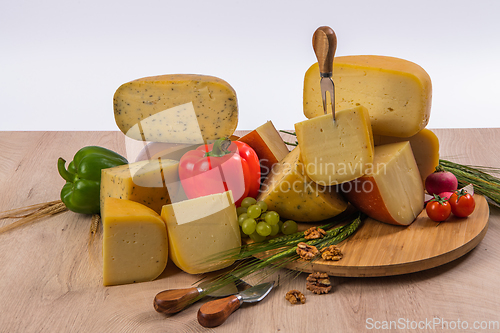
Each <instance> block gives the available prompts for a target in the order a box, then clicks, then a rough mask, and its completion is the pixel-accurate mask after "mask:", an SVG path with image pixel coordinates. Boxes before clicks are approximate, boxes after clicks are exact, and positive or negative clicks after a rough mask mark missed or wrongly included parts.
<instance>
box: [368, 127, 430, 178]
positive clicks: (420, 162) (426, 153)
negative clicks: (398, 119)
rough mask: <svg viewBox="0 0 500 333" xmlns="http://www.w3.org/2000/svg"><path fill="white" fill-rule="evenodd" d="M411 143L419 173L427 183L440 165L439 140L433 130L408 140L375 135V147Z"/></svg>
mask: <svg viewBox="0 0 500 333" xmlns="http://www.w3.org/2000/svg"><path fill="white" fill-rule="evenodd" d="M402 141H409V142H410V146H411V150H412V151H413V156H414V157H415V161H416V162H417V166H418V171H419V172H420V176H421V177H422V182H424V183H425V178H427V176H428V175H430V174H431V173H433V172H434V171H435V170H436V167H437V166H438V164H439V140H438V138H437V136H436V134H434V133H433V132H432V131H431V130H428V129H426V128H424V129H423V130H421V131H420V132H418V133H417V134H415V135H413V136H410V137H408V138H398V137H394V136H383V135H374V136H373V142H374V143H375V146H380V145H385V144H388V143H394V142H402Z"/></svg>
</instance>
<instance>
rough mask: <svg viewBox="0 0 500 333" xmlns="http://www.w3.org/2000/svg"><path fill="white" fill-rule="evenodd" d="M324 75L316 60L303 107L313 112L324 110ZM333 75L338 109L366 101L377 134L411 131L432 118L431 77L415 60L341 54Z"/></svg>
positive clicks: (308, 76) (407, 133) (308, 74)
mask: <svg viewBox="0 0 500 333" xmlns="http://www.w3.org/2000/svg"><path fill="white" fill-rule="evenodd" d="M319 81H320V74H319V67H318V63H315V64H313V65H312V66H311V67H309V69H308V70H307V72H306V74H305V77H304V92H303V93H304V95H303V107H304V115H305V116H306V117H307V118H314V117H317V116H320V115H323V114H324V111H323V101H322V98H321V88H320V84H319ZM333 81H334V84H335V108H336V110H342V109H347V108H352V107H355V106H359V105H362V106H364V107H366V108H367V109H368V113H369V114H370V119H371V124H372V128H373V134H374V135H387V136H397V137H410V136H412V135H415V134H416V133H418V132H419V131H420V130H422V129H423V128H425V126H426V125H427V123H428V122H429V118H430V112H431V100H432V84H431V79H430V76H429V74H427V72H426V71H425V70H424V69H423V68H422V67H421V66H419V65H417V64H415V63H413V62H411V61H408V60H404V59H400V58H395V57H387V56H377V55H355V56H341V57H335V59H334V62H333ZM329 110H330V108H329Z"/></svg>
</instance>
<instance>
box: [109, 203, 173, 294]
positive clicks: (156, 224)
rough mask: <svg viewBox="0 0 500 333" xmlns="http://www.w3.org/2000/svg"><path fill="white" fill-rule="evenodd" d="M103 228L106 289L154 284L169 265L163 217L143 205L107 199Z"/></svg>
mask: <svg viewBox="0 0 500 333" xmlns="http://www.w3.org/2000/svg"><path fill="white" fill-rule="evenodd" d="M101 217H102V227H103V243H102V256H103V283H104V285H105V286H111V285H117V284H126V283H136V282H144V281H151V280H154V279H155V278H157V277H158V276H159V275H160V274H161V273H162V272H163V270H164V269H165V267H166V266H167V261H168V240H167V228H166V226H165V222H163V220H162V219H161V217H160V216H159V215H158V214H157V213H156V212H154V211H153V210H151V209H150V208H148V207H146V206H144V205H141V204H140V203H137V202H134V201H130V200H124V199H116V198H106V199H105V201H104V207H103V209H102V210H101Z"/></svg>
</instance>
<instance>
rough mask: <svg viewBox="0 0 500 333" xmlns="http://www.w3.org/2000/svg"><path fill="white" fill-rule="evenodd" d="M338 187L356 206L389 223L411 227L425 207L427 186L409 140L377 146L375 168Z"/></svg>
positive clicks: (370, 215)
mask: <svg viewBox="0 0 500 333" xmlns="http://www.w3.org/2000/svg"><path fill="white" fill-rule="evenodd" d="M339 187H340V189H341V190H342V191H343V192H344V195H345V197H346V198H347V200H348V201H349V202H350V203H351V204H352V205H353V206H355V207H356V208H358V209H359V210H360V211H362V212H363V213H365V214H366V215H368V216H369V217H371V218H373V219H375V220H378V221H382V222H385V223H389V224H396V225H409V224H411V223H412V222H413V221H414V220H415V219H416V218H417V216H418V215H419V214H420V212H421V211H422V209H423V208H424V187H423V184H422V179H421V177H420V173H419V171H418V168H417V163H416V162H415V158H414V157H413V153H412V150H411V146H410V143H409V142H408V141H404V142H397V143H391V144H387V145H382V146H377V147H375V158H374V160H373V168H372V169H371V170H369V172H367V174H366V175H364V176H363V177H360V178H358V179H355V180H353V181H351V182H348V183H344V184H341V185H340V186H339Z"/></svg>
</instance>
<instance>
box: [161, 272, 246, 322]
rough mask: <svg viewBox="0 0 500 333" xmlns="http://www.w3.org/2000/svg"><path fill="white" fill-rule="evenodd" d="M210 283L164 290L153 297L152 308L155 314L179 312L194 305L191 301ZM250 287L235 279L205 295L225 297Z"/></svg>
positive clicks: (205, 282)
mask: <svg viewBox="0 0 500 333" xmlns="http://www.w3.org/2000/svg"><path fill="white" fill-rule="evenodd" d="M211 282H213V281H204V282H202V283H200V284H199V285H198V286H197V287H191V288H184V289H168V290H164V291H162V292H160V293H158V294H157V295H156V296H155V299H154V302H153V305H154V308H155V310H156V311H157V312H160V313H165V314H173V313H177V312H180V311H182V310H184V309H185V308H186V307H188V306H189V305H191V304H192V303H194V302H193V300H194V299H195V298H196V297H198V296H199V295H200V294H201V293H203V292H204V291H206V289H207V287H209V284H210V283H211ZM251 287H252V286H251V285H250V284H248V283H246V282H245V281H243V280H241V279H237V280H236V281H234V282H231V283H229V284H227V285H225V286H224V287H222V288H219V289H217V290H214V291H212V292H210V293H209V294H207V296H210V297H227V296H230V295H234V294H237V293H238V292H241V291H243V290H246V289H249V288H251Z"/></svg>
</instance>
